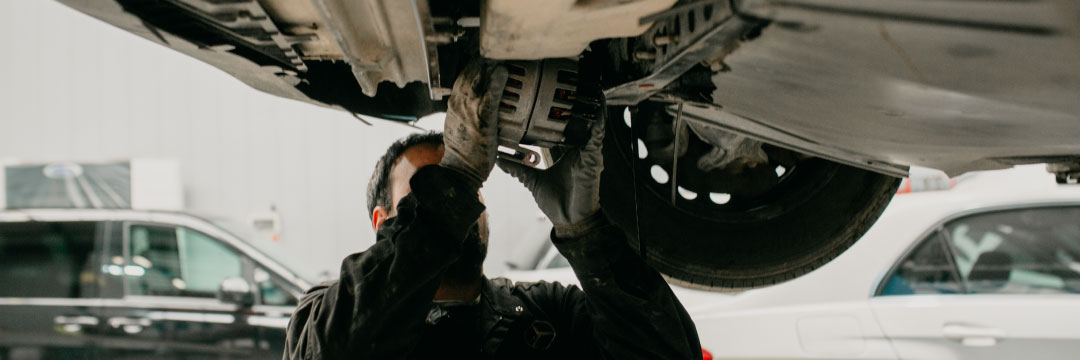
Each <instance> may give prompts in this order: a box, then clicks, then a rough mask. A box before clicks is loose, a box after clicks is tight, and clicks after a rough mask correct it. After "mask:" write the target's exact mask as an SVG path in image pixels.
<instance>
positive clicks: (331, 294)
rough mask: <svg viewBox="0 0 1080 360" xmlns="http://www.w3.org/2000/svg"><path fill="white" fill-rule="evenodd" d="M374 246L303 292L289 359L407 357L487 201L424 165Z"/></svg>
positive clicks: (459, 178)
mask: <svg viewBox="0 0 1080 360" xmlns="http://www.w3.org/2000/svg"><path fill="white" fill-rule="evenodd" d="M410 184H411V186H412V189H413V192H412V193H411V194H409V195H407V196H405V197H404V198H402V199H401V201H400V202H399V203H398V205H397V216H395V217H393V218H390V219H388V220H386V222H385V223H383V224H382V225H381V226H380V227H379V231H378V233H377V235H376V243H375V245H373V246H371V247H370V248H368V250H367V251H364V252H360V253H356V254H352V255H350V256H348V257H347V258H345V260H344V261H342V263H341V278H340V279H339V280H338V281H337V282H335V283H332V284H330V285H320V286H316V287H315V288H313V289H312V290H310V291H309V292H308V293H307V294H305V296H304V298H303V299H302V300H301V302H300V306H299V307H298V308H297V309H296V311H295V312H294V313H293V317H292V319H291V321H290V322H289V329H288V332H287V338H286V350H285V351H286V352H285V358H286V359H334V358H343V357H346V356H347V357H350V358H371V359H390V358H403V357H404V356H406V355H407V354H408V353H409V351H410V350H411V349H413V348H414V347H415V345H416V344H415V342H416V341H417V340H418V339H419V336H420V335H421V334H422V333H423V332H422V326H423V324H424V319H425V316H426V315H427V313H428V310H429V308H430V306H431V301H432V298H433V297H434V295H435V291H436V289H438V287H439V282H440V279H439V278H440V274H442V272H443V271H444V270H446V268H447V267H448V266H449V265H450V264H451V263H453V262H454V261H456V260H457V259H458V257H459V255H460V253H461V248H462V244H463V242H464V239H465V237H466V236H467V233H468V231H469V230H470V228H471V227H472V226H473V225H474V224H475V223H476V221H477V219H479V217H480V213H481V212H482V211H483V210H484V206H483V205H482V204H480V202H479V200H478V199H477V195H476V194H477V188H476V187H475V186H474V185H471V183H470V182H468V181H465V180H463V179H462V176H461V175H460V174H458V173H456V172H454V171H452V170H448V169H446V168H444V167H441V166H426V167H424V168H421V169H420V170H418V171H417V172H416V175H414V176H413V177H412V179H411V181H410Z"/></svg>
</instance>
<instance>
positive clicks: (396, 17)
mask: <svg viewBox="0 0 1080 360" xmlns="http://www.w3.org/2000/svg"><path fill="white" fill-rule="evenodd" d="M312 2H313V3H314V4H315V7H316V9H318V11H319V13H320V15H322V17H323V19H325V21H326V25H327V26H328V27H330V28H331V29H333V34H334V38H335V40H337V43H338V46H340V47H341V49H342V52H343V54H344V57H345V60H346V61H347V62H348V63H349V65H351V66H352V72H353V76H355V77H356V81H357V82H358V83H359V84H360V87H361V88H362V89H363V93H364V95H367V96H372V97H373V96H375V94H376V90H377V89H378V85H379V83H381V82H384V81H386V82H391V83H394V84H396V85H397V86H398V87H405V85H406V84H408V83H410V82H414V81H418V82H422V83H427V84H431V89H432V92H431V96H432V98H441V96H442V95H444V94H442V93H438V92H437V91H435V90H436V88H437V87H438V86H439V73H438V59H437V58H435V56H436V51H435V44H434V43H433V42H429V41H427V40H426V39H425V36H424V35H425V33H429V34H430V33H431V32H432V31H433V25H432V24H431V16H430V14H429V13H428V3H427V1H426V0H406V1H400V0H358V1H346V0H312Z"/></svg>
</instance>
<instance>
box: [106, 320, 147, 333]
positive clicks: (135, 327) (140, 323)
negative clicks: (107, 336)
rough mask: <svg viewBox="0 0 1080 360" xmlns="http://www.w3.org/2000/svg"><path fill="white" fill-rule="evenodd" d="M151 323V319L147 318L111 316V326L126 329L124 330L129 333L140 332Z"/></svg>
mask: <svg viewBox="0 0 1080 360" xmlns="http://www.w3.org/2000/svg"><path fill="white" fill-rule="evenodd" d="M150 323H151V322H150V319H147V318H129V317H123V316H117V317H111V318H109V326H112V327H113V328H116V329H121V330H124V332H125V333H128V334H138V333H140V332H142V331H143V329H144V328H146V327H147V326H150Z"/></svg>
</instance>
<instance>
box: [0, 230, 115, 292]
mask: <svg viewBox="0 0 1080 360" xmlns="http://www.w3.org/2000/svg"><path fill="white" fill-rule="evenodd" d="M99 227H100V225H99V224H98V223H96V222H17V223H0V297H50V298H79V297H93V296H97V294H96V292H97V288H98V287H97V284H98V279H100V278H101V277H102V276H103V274H102V272H101V269H100V267H99V266H97V265H96V264H97V262H95V261H94V260H95V258H97V257H98V256H99V255H100V254H99V253H98V252H96V251H95V249H94V243H95V238H96V236H97V234H98V229H99Z"/></svg>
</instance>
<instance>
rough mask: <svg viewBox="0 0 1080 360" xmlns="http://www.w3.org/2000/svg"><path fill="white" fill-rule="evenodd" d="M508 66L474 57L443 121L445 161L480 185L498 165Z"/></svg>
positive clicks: (452, 95)
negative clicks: (501, 107) (501, 108)
mask: <svg viewBox="0 0 1080 360" xmlns="http://www.w3.org/2000/svg"><path fill="white" fill-rule="evenodd" d="M506 78H507V70H506V67H505V66H502V65H499V64H496V63H494V62H490V61H485V60H480V59H478V60H473V61H472V62H470V63H469V64H468V65H465V69H464V70H462V72H461V75H460V76H458V78H457V80H455V81H454V89H453V91H452V92H451V93H450V99H449V100H448V101H447V109H446V122H445V123H444V124H443V145H444V148H445V151H444V153H443V158H442V162H441V165H442V166H445V167H447V168H450V169H453V170H455V171H457V172H459V173H461V174H463V175H465V177H466V178H468V180H469V181H470V182H472V185H475V186H476V187H480V185H482V184H483V183H484V181H485V180H487V178H488V175H489V174H490V173H491V169H492V168H494V167H495V152H496V150H498V146H499V140H498V139H497V138H496V130H497V128H496V125H497V122H498V111H499V100H500V99H501V98H502V93H503V88H505V87H506Z"/></svg>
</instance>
